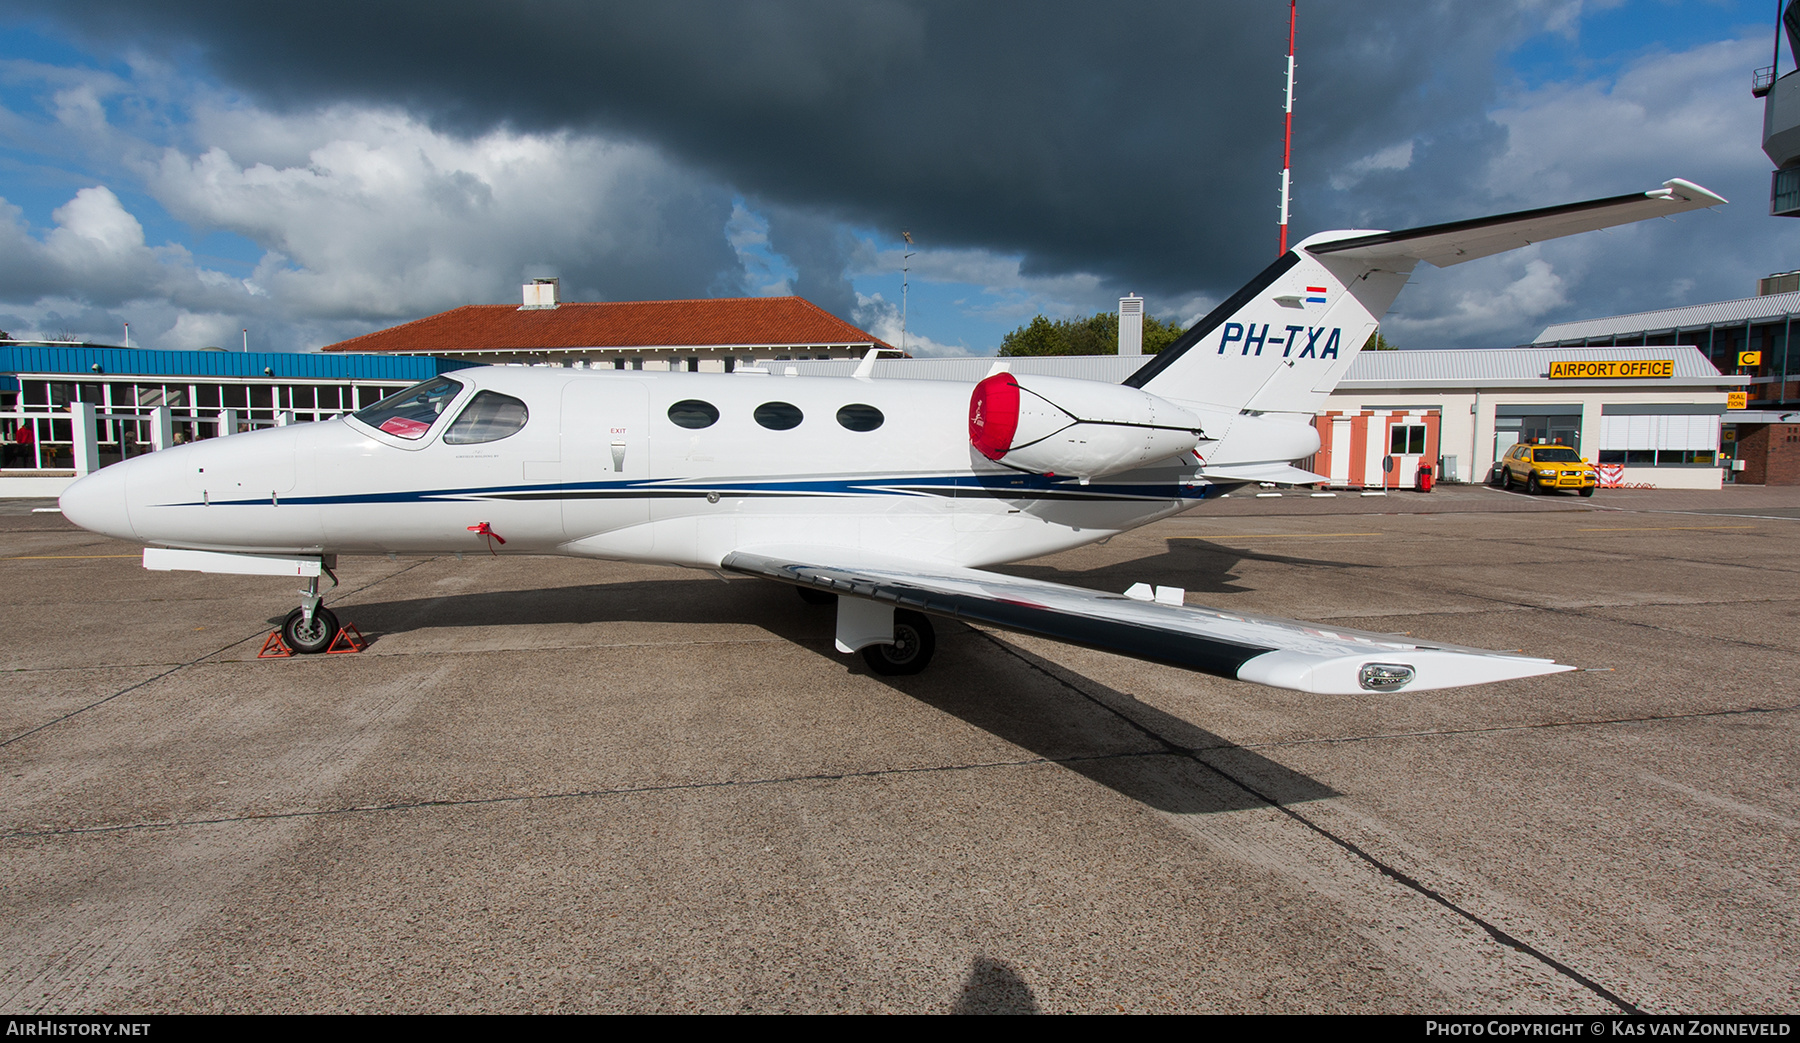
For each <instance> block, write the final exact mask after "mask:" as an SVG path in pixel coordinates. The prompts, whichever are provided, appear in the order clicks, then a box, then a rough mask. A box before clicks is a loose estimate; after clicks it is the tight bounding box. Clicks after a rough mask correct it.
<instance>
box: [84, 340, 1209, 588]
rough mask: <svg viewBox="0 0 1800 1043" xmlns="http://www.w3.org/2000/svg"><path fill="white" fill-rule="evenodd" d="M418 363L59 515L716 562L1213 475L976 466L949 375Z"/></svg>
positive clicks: (948, 547) (369, 540) (1063, 543)
mask: <svg viewBox="0 0 1800 1043" xmlns="http://www.w3.org/2000/svg"><path fill="white" fill-rule="evenodd" d="M438 379H439V380H440V381H444V382H447V384H448V385H449V386H448V387H441V388H439V392H440V393H438V394H436V395H435V397H433V396H430V395H427V394H425V393H424V392H420V393H419V394H418V395H417V396H415V398H416V401H410V402H409V403H407V404H405V405H404V407H394V408H393V409H389V410H386V411H382V410H379V408H372V409H370V410H364V411H362V412H361V413H359V414H357V415H354V416H346V417H340V418H338V419H335V420H330V421H325V422H322V423H313V424H297V425H291V426H287V427H280V428H274V429H269V430H262V431H256V432H250V433H246V434H241V435H233V436H230V437H226V438H216V439H210V440H207V441H204V442H199V443H195V444H192V445H185V446H175V447H171V448H169V449H166V450H163V451H161V452H157V453H153V454H149V455H146V456H143V457H139V458H136V459H133V460H129V461H126V462H123V463H119V464H115V465H113V466H111V467H107V468H105V469H103V470H101V471H98V472H95V473H94V474H92V475H90V476H88V477H86V478H83V479H81V480H80V481H78V482H76V483H75V484H74V485H72V486H70V488H69V490H68V491H67V492H66V493H65V494H64V496H63V501H62V503H63V511H64V513H65V515H67V516H68V517H69V518H70V519H71V520H73V521H74V522H76V523H77V524H79V525H82V526H83V527H85V528H89V529H93V530H95V531H99V532H103V533H106V534H108V535H112V536H117V537H119V538H122V539H128V540H133V541H136V542H140V543H145V544H150V545H154V546H163V547H174V548H189V549H198V550H218V551H235V552H245V553H266V554H325V555H329V554H338V553H345V554H366V553H443V552H453V551H488V550H493V551H495V552H497V553H526V554H569V555H581V556H591V557H605V558H617V559H627V560H639V561H654V562H669V563H675V564H682V565H692V566H697V567H714V566H717V565H718V564H719V562H720V560H721V559H722V558H723V557H724V556H725V555H726V554H729V553H730V552H732V551H733V550H740V549H745V548H754V547H820V548H827V547H829V548H848V549H855V550H857V551H859V552H861V553H862V554H863V555H880V556H891V557H897V558H905V559H908V560H914V561H936V562H942V563H944V564H951V565H962V566H972V567H979V566H983V565H990V564H996V563H1000V562H1006V561H1016V560H1021V559H1025V558H1030V557H1036V556H1038V555H1042V554H1046V553H1051V552H1054V551H1058V550H1063V549H1066V548H1069V547H1074V546H1079V545H1081V544H1085V543H1090V542H1093V541H1095V540H1099V539H1104V538H1105V537H1107V536H1110V535H1112V534H1114V533H1117V532H1120V531H1123V530H1126V529H1131V528H1135V527H1137V526H1140V525H1144V524H1147V523H1149V522H1152V521H1155V520H1157V519H1159V518H1164V517H1167V516H1169V515H1171V514H1174V513H1176V512H1178V511H1181V510H1184V509H1186V508H1187V507H1190V506H1192V505H1194V504H1195V503H1197V502H1198V501H1199V500H1201V499H1204V498H1207V497H1210V496H1216V495H1218V494H1219V493H1220V492H1221V491H1225V490H1226V489H1228V488H1229V486H1223V485H1220V484H1216V483H1211V482H1208V481H1206V480H1205V479H1203V478H1199V477H1197V474H1196V472H1197V471H1198V469H1199V465H1198V463H1197V462H1196V460H1195V458H1194V457H1193V456H1192V455H1191V454H1190V455H1188V456H1186V457H1171V458H1169V459H1167V460H1166V461H1162V462H1160V463H1156V464H1153V465H1151V466H1146V467H1142V468H1138V469H1135V470H1132V471H1129V472H1126V473H1122V474H1115V475H1110V476H1107V477H1105V478H1095V479H1092V480H1090V481H1088V482H1086V483H1083V482H1082V481H1081V480H1079V479H1078V478H1075V477H1064V476H1046V475H1042V474H1034V473H1028V472H1024V471H1020V470H1016V469H1012V468H1009V467H1005V466H1002V465H999V464H995V463H993V462H992V461H990V460H988V459H986V458H985V457H983V456H982V455H981V454H980V453H978V452H976V451H975V450H974V448H972V447H971V445H970V439H969V422H968V421H969V416H968V414H969V406H970V386H969V385H967V384H961V383H954V382H948V381H929V380H871V379H862V378H854V377H796V376H775V375H763V374H756V373H736V374H689V373H666V374H665V373H635V372H590V371H581V370H563V369H547V368H525V367H489V368H477V369H468V370H459V371H456V372H455V373H454V374H451V375H447V376H445V377H441V378H438ZM420 387H421V388H423V387H424V385H421V386H420ZM409 390H417V389H409ZM478 397H479V401H478ZM395 398H396V399H398V398H400V396H395ZM407 410H410V412H407ZM390 413H391V414H393V415H392V416H391V417H388V419H386V420H384V419H383V417H384V416H388V414H390ZM477 414H480V415H479V416H477ZM502 541H504V542H502Z"/></svg>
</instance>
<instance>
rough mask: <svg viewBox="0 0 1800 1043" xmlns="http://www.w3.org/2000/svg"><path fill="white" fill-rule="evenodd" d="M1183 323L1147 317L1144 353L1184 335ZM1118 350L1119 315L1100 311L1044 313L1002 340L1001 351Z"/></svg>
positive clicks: (1009, 354) (1010, 355) (1069, 352)
mask: <svg viewBox="0 0 1800 1043" xmlns="http://www.w3.org/2000/svg"><path fill="white" fill-rule="evenodd" d="M1181 334H1182V329H1181V324H1180V323H1178V322H1174V321H1170V322H1163V321H1162V320H1160V319H1158V318H1157V317H1156V316H1154V315H1146V316H1144V354H1146V355H1154V354H1156V353H1157V352H1159V351H1161V350H1162V349H1164V348H1166V347H1168V346H1169V345H1170V344H1171V343H1173V342H1174V340H1175V338H1177V337H1179V336H1181ZM1118 353H1119V316H1118V313H1117V312H1105V311H1103V312H1098V313H1096V314H1095V315H1093V316H1092V317H1091V318H1086V319H1057V320H1055V321H1051V320H1050V319H1046V318H1044V317H1043V316H1042V315H1039V316H1037V317H1036V318H1034V319H1032V320H1031V321H1030V322H1029V323H1026V324H1025V325H1023V326H1020V327H1019V328H1018V329H1016V330H1013V331H1012V332H1011V333H1008V334H1007V335H1006V336H1005V337H1003V338H1001V340H1000V354H1001V355H1002V356H1004V357H1008V358H1017V357H1019V356H1022V355H1117V354H1118Z"/></svg>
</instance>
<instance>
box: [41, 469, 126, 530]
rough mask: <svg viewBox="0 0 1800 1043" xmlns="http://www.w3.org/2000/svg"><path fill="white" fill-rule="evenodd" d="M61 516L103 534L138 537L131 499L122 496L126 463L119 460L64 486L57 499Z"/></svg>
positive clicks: (123, 493)
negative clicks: (133, 524)
mask: <svg viewBox="0 0 1800 1043" xmlns="http://www.w3.org/2000/svg"><path fill="white" fill-rule="evenodd" d="M57 503H58V505H59V506H60V507H61V508H62V513H63V517H65V518H67V519H69V520H70V521H72V522H74V523H75V524H77V525H79V526H81V527H82V528H84V529H86V530H88V531H89V532H97V533H100V534H101V535H103V536H112V537H114V538H117V539H121V540H135V539H137V532H136V530H134V529H133V528H132V527H131V509H130V502H129V501H128V500H127V499H126V498H125V464H123V463H118V464H114V465H112V466H111V467H102V468H101V469H100V470H98V471H95V472H94V473H92V474H90V475H88V476H86V477H84V478H77V479H76V480H75V482H74V484H72V485H70V486H69V487H68V488H67V489H64V490H63V494H62V497H61V499H59V500H58V501H57Z"/></svg>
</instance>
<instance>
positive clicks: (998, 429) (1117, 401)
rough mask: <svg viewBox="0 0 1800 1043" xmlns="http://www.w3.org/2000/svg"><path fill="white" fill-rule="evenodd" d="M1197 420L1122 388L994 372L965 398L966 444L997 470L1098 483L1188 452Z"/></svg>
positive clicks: (1167, 404)
mask: <svg viewBox="0 0 1800 1043" xmlns="http://www.w3.org/2000/svg"><path fill="white" fill-rule="evenodd" d="M1199 441H1200V419H1199V418H1198V417H1196V416H1194V415H1193V414H1192V413H1190V412H1188V411H1187V410H1185V409H1182V408H1181V407H1180V406H1177V405H1175V404H1174V403H1173V402H1170V401H1168V400H1167V399H1163V398H1158V397H1157V396H1155V395H1152V394H1150V393H1149V392H1147V391H1140V390H1138V389H1137V388H1134V387H1126V386H1125V385H1123V384H1102V383H1099V382H1098V381H1092V380H1072V379H1069V378H1066V377H1039V376H1031V375H1026V376H1023V377H1015V376H1014V375H1012V374H1011V373H996V374H994V375H993V376H991V377H988V378H987V379H986V380H983V381H982V382H981V383H979V384H977V385H975V392H974V394H972V395H970V396H969V444H971V445H973V446H974V447H975V449H976V450H977V451H978V452H980V453H981V455H983V456H985V457H987V458H988V459H989V460H993V461H995V462H997V463H1003V464H1006V465H1007V466H1008V467H1016V468H1018V469H1020V470H1022V471H1031V472H1034V473H1036V474H1044V475H1071V476H1074V477H1078V478H1100V477H1104V476H1106V475H1109V474H1118V473H1119V472H1121V471H1129V470H1131V469H1132V468H1134V467H1142V466H1144V465H1146V464H1152V463H1155V462H1157V461H1159V460H1166V459H1168V458H1169V457H1172V456H1181V455H1183V454H1186V453H1191V452H1193V451H1194V447H1195V446H1196V445H1197V444H1199Z"/></svg>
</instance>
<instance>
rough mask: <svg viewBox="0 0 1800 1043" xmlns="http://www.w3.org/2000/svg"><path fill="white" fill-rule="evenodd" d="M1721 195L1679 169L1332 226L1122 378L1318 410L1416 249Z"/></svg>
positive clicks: (1467, 251)
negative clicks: (1637, 184) (1570, 199)
mask: <svg viewBox="0 0 1800 1043" xmlns="http://www.w3.org/2000/svg"><path fill="white" fill-rule="evenodd" d="M1723 202H1725V200H1724V199H1723V198H1722V197H1720V196H1718V195H1715V194H1713V193H1712V192H1709V191H1707V190H1706V189H1704V188H1701V187H1700V186H1698V185H1695V184H1693V183H1691V182H1687V181H1681V180H1673V181H1665V182H1663V187H1661V188H1659V189H1654V190H1652V191H1649V192H1636V193H1632V194H1630V195H1623V196H1610V197H1608V198H1605V199H1594V200H1589V201H1587V202H1582V203H1568V204H1565V205H1562V206H1552V207H1544V208H1542V209H1539V210H1526V211H1522V212H1520V213H1514V214H1502V215H1499V216H1497V217H1484V218H1478V219H1476V220H1473V221H1458V222H1454V223H1451V224H1442V225H1431V226H1428V227H1425V228H1414V229H1410V230H1408V231H1403V232H1356V231H1347V232H1324V233H1321V234H1319V235H1315V236H1311V237H1309V238H1308V239H1306V240H1305V241H1304V242H1302V243H1300V244H1299V245H1298V246H1296V247H1294V248H1293V249H1292V250H1289V251H1288V252H1287V253H1285V254H1283V255H1282V256H1281V258H1280V260H1277V261H1276V262H1275V263H1274V264H1271V265H1270V266H1269V267H1267V268H1265V269H1263V271H1262V273H1261V274H1259V275H1258V276H1257V277H1256V278H1254V279H1252V280H1250V282H1249V283H1248V284H1246V285H1245V286H1244V288H1243V289H1241V290H1239V291H1238V292H1237V293H1235V294H1233V295H1232V296H1231V298H1230V299H1229V300H1227V301H1225V302H1224V303H1223V304H1221V305H1219V306H1218V307H1217V308H1214V309H1213V310H1212V311H1211V312H1210V313H1209V314H1208V315H1207V316H1206V317H1205V318H1203V319H1201V320H1200V321H1199V322H1198V323H1195V324H1194V327H1193V328H1192V329H1190V330H1188V332H1187V333H1185V334H1183V335H1182V336H1181V338H1180V339H1178V340H1177V341H1175V343H1173V344H1171V345H1169V346H1168V347H1167V348H1164V349H1163V350H1162V352H1161V353H1159V354H1158V355H1157V356H1156V357H1155V358H1153V359H1151V360H1150V362H1149V363H1148V364H1147V365H1145V366H1144V367H1143V368H1142V369H1140V370H1138V371H1137V372H1136V373H1133V374H1132V375H1131V376H1130V377H1129V378H1128V379H1127V380H1126V381H1125V383H1126V384H1128V385H1130V386H1132V387H1135V388H1141V389H1143V390H1145V391H1149V392H1152V393H1154V394H1156V395H1160V396H1162V397H1164V398H1168V399H1172V400H1175V401H1177V402H1191V403H1199V404H1203V405H1207V406H1212V407H1215V408H1218V409H1224V410H1227V411H1232V412H1239V411H1244V412H1248V411H1257V412H1292V413H1313V412H1317V411H1318V410H1319V409H1321V408H1323V406H1324V403H1325V398H1326V396H1328V395H1329V394H1330V393H1331V390H1332V389H1333V388H1334V387H1336V386H1337V383H1338V381H1339V380H1342V379H1343V376H1344V373H1345V372H1346V371H1347V370H1348V369H1349V368H1350V363H1351V361H1352V360H1354V359H1355V358H1356V353H1357V352H1358V351H1361V350H1362V346H1363V343H1364V342H1365V341H1367V340H1368V338H1369V335H1370V334H1371V333H1373V332H1375V327H1376V325H1377V324H1379V323H1380V322H1381V317H1382V316H1383V315H1385V314H1387V310H1388V307H1389V306H1390V305H1392V304H1393V303H1394V298H1395V297H1396V296H1397V295H1398V294H1399V293H1400V290H1401V288H1402V287H1403V286H1405V285H1406V280H1407V278H1408V277H1409V276H1410V275H1411V274H1412V270H1413V267H1414V266H1415V265H1417V264H1418V263H1419V262H1420V261H1424V262H1426V263H1427V264H1431V265H1435V266H1437V267H1440V268H1442V267H1447V266H1449V265H1452V264H1461V263H1462V262H1464V261H1472V260H1475V259H1476V258H1479V257H1486V256H1489V255H1490V254H1496V253H1501V252H1503V251H1506V250H1513V249H1517V248H1519V247H1522V246H1529V245H1530V244H1532V243H1535V242H1541V241H1543V240H1545V239H1554V238H1557V237H1559V236H1565V235H1574V234H1575V233H1577V232H1586V231H1591V230H1593V229H1597V228H1608V227H1611V226H1613V225H1621V224H1628V223H1630V222H1633V221H1642V220H1645V219H1647V218H1651V217H1666V216H1669V215H1671V214H1678V213H1681V212H1683V211H1686V210H1695V209H1700V208H1703V207H1710V206H1716V205H1718V204H1720V203H1723Z"/></svg>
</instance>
